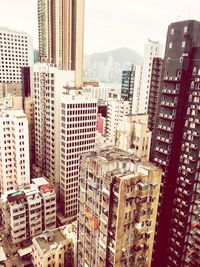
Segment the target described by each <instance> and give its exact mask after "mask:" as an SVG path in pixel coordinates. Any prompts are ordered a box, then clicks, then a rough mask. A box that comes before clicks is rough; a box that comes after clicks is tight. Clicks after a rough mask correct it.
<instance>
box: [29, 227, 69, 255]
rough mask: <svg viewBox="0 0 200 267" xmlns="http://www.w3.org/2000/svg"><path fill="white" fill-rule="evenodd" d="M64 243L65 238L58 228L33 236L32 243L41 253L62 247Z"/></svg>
mask: <svg viewBox="0 0 200 267" xmlns="http://www.w3.org/2000/svg"><path fill="white" fill-rule="evenodd" d="M65 243H66V238H65V236H64V235H63V233H62V231H61V230H60V229H59V228H57V229H54V230H52V231H46V232H44V233H43V234H41V235H39V236H37V237H34V238H33V244H34V245H36V246H37V247H39V249H40V250H41V251H42V253H43V254H45V253H46V252H48V251H49V250H53V249H59V248H62V247H63V245H64V244H65Z"/></svg>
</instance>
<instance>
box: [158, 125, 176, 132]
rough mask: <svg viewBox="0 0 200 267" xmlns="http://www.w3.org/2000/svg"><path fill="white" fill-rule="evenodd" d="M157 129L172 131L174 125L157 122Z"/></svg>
mask: <svg viewBox="0 0 200 267" xmlns="http://www.w3.org/2000/svg"><path fill="white" fill-rule="evenodd" d="M158 129H161V130H164V131H167V132H173V130H174V127H172V126H166V125H163V124H159V125H158Z"/></svg>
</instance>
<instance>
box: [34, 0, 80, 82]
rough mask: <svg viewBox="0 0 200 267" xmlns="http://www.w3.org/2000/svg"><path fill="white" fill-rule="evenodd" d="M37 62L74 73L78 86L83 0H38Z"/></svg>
mask: <svg viewBox="0 0 200 267" xmlns="http://www.w3.org/2000/svg"><path fill="white" fill-rule="evenodd" d="M38 30H39V55H40V60H42V61H45V62H48V63H54V64H56V65H57V66H59V68H60V69H65V70H75V71H76V86H81V85H82V75H83V37H84V0H38Z"/></svg>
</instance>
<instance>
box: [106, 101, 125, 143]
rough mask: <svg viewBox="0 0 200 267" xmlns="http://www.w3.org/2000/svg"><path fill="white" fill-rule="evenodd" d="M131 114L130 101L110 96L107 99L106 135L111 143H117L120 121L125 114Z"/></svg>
mask: <svg viewBox="0 0 200 267" xmlns="http://www.w3.org/2000/svg"><path fill="white" fill-rule="evenodd" d="M128 114H130V102H129V101H124V100H119V99H113V98H109V99H108V101H107V121H106V136H107V139H108V142H109V143H110V144H111V145H114V144H115V140H116V131H117V125H118V123H119V121H120V120H121V119H122V117H123V116H124V115H128Z"/></svg>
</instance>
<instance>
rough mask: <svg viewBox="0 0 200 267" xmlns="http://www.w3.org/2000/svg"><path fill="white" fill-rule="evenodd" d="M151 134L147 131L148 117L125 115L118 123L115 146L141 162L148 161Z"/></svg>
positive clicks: (143, 115)
mask: <svg viewBox="0 0 200 267" xmlns="http://www.w3.org/2000/svg"><path fill="white" fill-rule="evenodd" d="M150 144H151V132H150V131H149V129H148V115H146V114H142V115H125V116H123V117H122V119H121V120H120V121H119V123H118V126H117V132H116V142H115V145H116V146H117V147H118V148H120V149H122V150H125V151H130V152H131V153H133V155H134V156H135V157H137V158H138V159H140V160H141V161H149V153H150Z"/></svg>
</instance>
